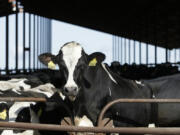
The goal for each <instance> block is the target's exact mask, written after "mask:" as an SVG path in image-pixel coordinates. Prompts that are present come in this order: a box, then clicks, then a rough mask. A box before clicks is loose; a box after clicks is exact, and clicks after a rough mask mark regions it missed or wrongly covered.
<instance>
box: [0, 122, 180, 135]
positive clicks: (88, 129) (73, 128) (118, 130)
mask: <svg viewBox="0 0 180 135" xmlns="http://www.w3.org/2000/svg"><path fill="white" fill-rule="evenodd" d="M0 127H4V128H9V127H10V128H20V129H32V130H52V131H68V132H94V133H128V134H163V135H165V134H166V135H167V134H174V135H175V134H176V135H177V134H180V128H144V127H123V128H111V127H77V126H65V125H53V124H35V123H22V122H18V123H17V122H16V123H14V122H0Z"/></svg>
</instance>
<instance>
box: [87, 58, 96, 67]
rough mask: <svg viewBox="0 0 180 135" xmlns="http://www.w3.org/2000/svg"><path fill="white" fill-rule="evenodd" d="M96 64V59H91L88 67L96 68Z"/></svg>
mask: <svg viewBox="0 0 180 135" xmlns="http://www.w3.org/2000/svg"><path fill="white" fill-rule="evenodd" d="M96 64H97V60H96V58H94V59H92V60H91V61H90V62H89V66H96Z"/></svg>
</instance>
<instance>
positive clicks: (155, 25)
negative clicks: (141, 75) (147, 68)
mask: <svg viewBox="0 0 180 135" xmlns="http://www.w3.org/2000/svg"><path fill="white" fill-rule="evenodd" d="M153 12H154V16H155V19H154V41H155V45H154V46H155V47H154V51H155V56H154V61H155V65H157V7H156V6H155V7H154V11H153Z"/></svg>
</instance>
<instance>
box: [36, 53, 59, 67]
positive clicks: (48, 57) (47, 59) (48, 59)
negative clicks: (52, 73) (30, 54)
mask: <svg viewBox="0 0 180 135" xmlns="http://www.w3.org/2000/svg"><path fill="white" fill-rule="evenodd" d="M38 58H39V60H40V62H41V63H43V64H44V65H46V66H48V68H50V69H55V68H56V65H55V64H56V63H57V62H56V56H55V55H52V54H51V53H43V54H41V55H39V56H38Z"/></svg>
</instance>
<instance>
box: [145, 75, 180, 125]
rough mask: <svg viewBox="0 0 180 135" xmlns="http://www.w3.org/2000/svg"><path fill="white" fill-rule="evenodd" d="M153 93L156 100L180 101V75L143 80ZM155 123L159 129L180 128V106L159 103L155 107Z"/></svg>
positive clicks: (177, 104)
mask: <svg viewBox="0 0 180 135" xmlns="http://www.w3.org/2000/svg"><path fill="white" fill-rule="evenodd" d="M143 83H144V84H146V85H149V87H150V88H151V89H152V91H153V97H154V98H155V99H179V98H180V74H175V75H170V76H164V77H159V78H156V79H150V80H143ZM154 112H155V113H154V117H153V122H154V123H155V125H156V126H158V127H179V126H180V104H179V103H163V104H162V103H159V104H156V105H155V106H154Z"/></svg>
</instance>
